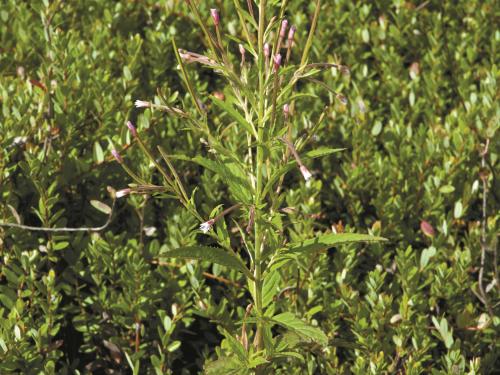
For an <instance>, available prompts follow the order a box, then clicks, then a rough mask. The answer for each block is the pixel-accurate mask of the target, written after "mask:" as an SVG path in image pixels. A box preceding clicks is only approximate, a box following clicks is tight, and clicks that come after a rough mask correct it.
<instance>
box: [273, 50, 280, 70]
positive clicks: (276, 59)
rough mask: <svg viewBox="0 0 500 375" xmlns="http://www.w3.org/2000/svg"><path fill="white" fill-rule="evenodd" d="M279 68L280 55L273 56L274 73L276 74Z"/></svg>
mask: <svg viewBox="0 0 500 375" xmlns="http://www.w3.org/2000/svg"><path fill="white" fill-rule="evenodd" d="M280 66H281V54H280V53H278V54H277V55H274V71H275V72H277V71H278V69H279V68H280Z"/></svg>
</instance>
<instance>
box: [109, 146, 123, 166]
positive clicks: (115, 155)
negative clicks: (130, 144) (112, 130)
mask: <svg viewBox="0 0 500 375" xmlns="http://www.w3.org/2000/svg"><path fill="white" fill-rule="evenodd" d="M111 154H112V155H113V156H114V157H115V159H116V161H117V162H118V163H123V159H122V157H121V155H120V153H119V152H118V151H116V150H115V149H112V150H111Z"/></svg>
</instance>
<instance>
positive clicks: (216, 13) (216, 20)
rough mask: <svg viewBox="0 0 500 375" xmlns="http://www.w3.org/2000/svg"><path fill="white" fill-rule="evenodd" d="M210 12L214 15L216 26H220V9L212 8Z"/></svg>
mask: <svg viewBox="0 0 500 375" xmlns="http://www.w3.org/2000/svg"><path fill="white" fill-rule="evenodd" d="M210 14H211V15H212V19H213V20H214V24H215V26H216V27H217V26H219V22H220V16H219V11H218V10H217V9H210Z"/></svg>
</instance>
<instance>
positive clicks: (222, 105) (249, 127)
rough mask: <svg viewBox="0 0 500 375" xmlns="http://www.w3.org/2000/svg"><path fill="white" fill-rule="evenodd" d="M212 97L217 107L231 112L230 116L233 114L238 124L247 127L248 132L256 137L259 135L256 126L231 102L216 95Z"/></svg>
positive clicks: (228, 112)
mask: <svg viewBox="0 0 500 375" xmlns="http://www.w3.org/2000/svg"><path fill="white" fill-rule="evenodd" d="M211 99H212V102H213V103H214V104H215V105H216V106H217V107H219V108H220V109H222V110H223V111H225V112H226V113H227V114H229V116H231V117H232V118H233V120H235V121H236V122H237V123H238V124H240V125H241V126H242V127H243V128H245V130H246V131H247V132H249V133H252V134H253V135H254V136H255V137H257V131H256V130H255V128H254V127H253V126H252V125H251V124H250V123H249V122H248V121H247V120H245V118H244V117H243V116H242V115H241V114H240V113H239V112H238V111H237V110H236V109H234V108H233V106H232V105H231V104H229V103H226V102H224V101H222V100H219V99H217V98H216V97H214V96H212V97H211Z"/></svg>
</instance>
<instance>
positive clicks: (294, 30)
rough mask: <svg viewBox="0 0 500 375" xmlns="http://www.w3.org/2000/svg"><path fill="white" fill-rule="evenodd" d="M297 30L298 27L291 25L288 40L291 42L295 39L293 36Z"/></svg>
mask: <svg viewBox="0 0 500 375" xmlns="http://www.w3.org/2000/svg"><path fill="white" fill-rule="evenodd" d="M296 31H297V28H296V27H295V25H294V26H292V27H290V30H289V31H288V41H289V42H291V41H292V40H293V37H294V36H295V32H296Z"/></svg>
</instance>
